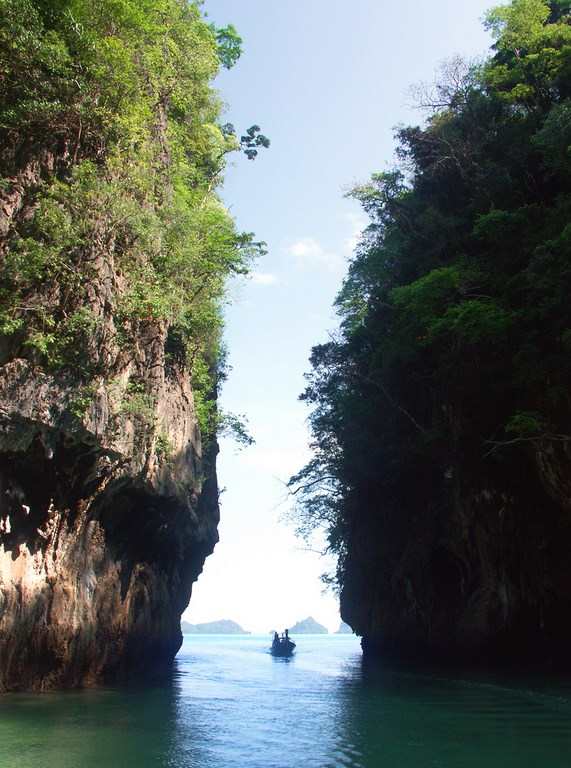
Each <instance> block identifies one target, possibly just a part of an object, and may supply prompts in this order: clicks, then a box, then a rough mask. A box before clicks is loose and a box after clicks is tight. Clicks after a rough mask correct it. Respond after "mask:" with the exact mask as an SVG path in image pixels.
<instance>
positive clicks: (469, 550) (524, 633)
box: [341, 442, 571, 667]
mask: <svg viewBox="0 0 571 768" xmlns="http://www.w3.org/2000/svg"><path fill="white" fill-rule="evenodd" d="M524 451H525V452H524ZM432 470H433V471H427V472H424V474H422V473H420V472H419V473H418V476H417V478H418V482H417V485H416V486H413V485H412V484H409V486H408V488H409V495H408V496H405V494H404V491H403V493H402V495H401V497H400V502H401V505H402V506H401V507H400V509H401V519H400V526H401V527H400V528H399V529H398V530H395V529H394V528H393V530H391V533H390V536H387V535H386V531H385V530H384V525H386V523H385V522H384V520H383V516H382V515H380V514H378V513H376V514H373V513H372V512H371V510H370V509H368V510H366V514H365V512H364V513H363V514H362V515H361V517H360V520H359V521H358V523H357V522H355V523H354V525H353V530H352V537H351V547H350V553H349V557H348V558H347V561H346V563H345V569H346V570H345V580H344V588H343V591H342V595H341V607H342V616H343V618H344V620H345V621H347V622H348V623H349V624H350V625H351V626H352V627H353V628H354V629H355V631H356V632H357V633H358V634H360V635H362V637H363V643H362V644H363V648H364V650H365V652H366V653H368V654H372V655H377V654H378V655H381V656H383V657H392V658H398V659H403V660H407V661H408V660H416V661H420V662H425V661H427V660H435V661H438V662H458V663H463V664H465V663H469V664H472V663H475V664H498V663H500V664H502V665H506V664H510V663H514V664H529V663H531V664H534V665H540V666H542V665H544V664H546V663H550V662H553V663H557V665H558V666H559V667H560V666H561V665H564V664H568V663H569V654H568V648H569V643H570V642H571V565H570V561H569V546H570V542H571V516H570V510H571V494H570V492H569V480H568V478H569V477H570V473H571V452H570V451H569V448H568V446H567V444H566V443H553V442H546V443H545V444H542V445H534V446H533V447H529V448H528V447H526V446H524V449H523V450H522V451H517V452H515V453H513V454H507V455H505V456H504V457H500V456H494V455H491V456H488V457H487V459H486V460H485V462H483V463H482V462H481V461H479V462H473V463H470V461H469V457H467V456H463V457H461V459H460V457H459V460H458V462H457V463H456V464H455V465H454V466H451V467H450V468H449V469H448V470H447V471H445V472H443V471H442V469H441V468H439V467H437V465H436V462H435V466H434V467H433V468H432ZM434 499H437V500H438V503H431V502H430V500H434Z"/></svg>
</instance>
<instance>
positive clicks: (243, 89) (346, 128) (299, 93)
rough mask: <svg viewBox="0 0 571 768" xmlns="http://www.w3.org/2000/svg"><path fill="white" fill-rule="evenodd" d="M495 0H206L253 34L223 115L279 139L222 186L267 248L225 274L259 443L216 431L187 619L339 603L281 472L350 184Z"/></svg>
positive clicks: (278, 615)
mask: <svg viewBox="0 0 571 768" xmlns="http://www.w3.org/2000/svg"><path fill="white" fill-rule="evenodd" d="M490 5H493V0H399V2H398V3H397V2H395V0H392V2H389V0H352V2H350V3H349V2H346V0H343V1H342V0H241V1H240V2H239V3H238V2H236V0H206V2H205V4H204V11H205V12H206V13H207V14H208V17H209V19H210V20H211V21H213V22H214V23H215V24H216V25H217V26H225V25H226V24H228V23H231V24H234V25H235V26H236V27H237V29H238V31H239V33H240V35H241V36H242V38H243V40H244V52H243V55H242V57H241V59H240V61H239V62H238V64H237V66H236V67H234V68H233V69H232V70H230V71H228V72H226V71H224V72H223V73H222V74H221V75H220V76H219V78H218V79H217V81H216V84H215V85H216V87H217V89H218V91H219V93H220V95H221V98H222V99H223V101H224V103H225V104H226V114H225V117H224V122H231V123H233V124H234V125H235V127H236V130H237V131H238V133H239V134H240V133H241V132H243V131H244V130H245V129H246V128H248V127H249V126H250V125H252V124H258V125H260V126H261V128H262V132H263V133H264V134H266V135H267V136H268V137H269V138H270V140H271V147H270V149H269V150H267V151H263V152H262V153H261V154H260V156H259V157H258V158H257V159H256V160H255V161H253V162H250V161H248V160H246V158H245V157H243V156H241V157H238V158H237V160H236V161H235V162H234V163H233V165H232V167H230V168H229V169H228V171H227V174H226V182H225V185H224V189H223V192H222V197H223V199H224V201H225V203H226V204H227V205H228V207H229V209H230V210H231V212H232V215H233V216H234V217H235V219H236V222H237V225H238V228H239V229H240V230H242V231H247V232H254V233H255V234H256V238H257V239H260V240H264V241H265V242H266V243H267V246H268V254H267V255H266V256H264V257H263V258H261V259H260V260H259V261H258V262H257V263H256V264H255V265H254V267H253V272H252V274H251V276H250V277H249V278H247V279H242V280H241V281H240V282H236V283H233V284H232V285H231V286H230V298H231V304H230V305H229V306H228V307H227V309H226V333H225V342H226V345H227V347H228V350H229V363H230V366H231V371H230V376H229V379H228V381H227V383H226V384H225V385H224V389H223V392H222V395H221V406H222V408H223V409H224V410H226V411H230V412H233V413H236V414H245V415H246V416H247V418H248V422H249V427H250V431H251V433H252V435H253V437H254V438H255V440H256V444H255V445H254V446H253V447H250V448H247V449H245V450H242V451H239V450H237V448H236V446H235V445H234V444H232V443H231V442H230V441H228V440H226V439H224V440H222V441H221V453H220V456H219V462H218V476H219V482H220V485H221V487H222V488H224V489H225V490H224V492H223V494H222V496H221V515H222V519H221V523H220V528H219V533H220V543H219V544H218V545H217V546H216V549H215V551H214V554H213V555H211V556H210V557H209V558H208V559H207V561H206V564H205V567H204V571H203V573H202V574H201V576H200V577H199V579H198V582H197V583H196V584H195V586H194V589H193V596H192V599H191V602H190V606H189V608H188V609H187V611H186V612H185V615H184V618H185V619H186V620H188V621H192V622H194V623H200V622H205V621H214V620H218V619H222V618H224V619H233V620H234V621H237V622H239V623H240V624H241V625H242V626H243V627H244V628H245V629H247V630H250V631H253V632H260V633H262V632H269V631H270V630H272V629H274V628H276V629H282V628H284V627H287V626H291V625H292V624H293V623H295V622H296V621H298V620H300V619H303V618H305V617H307V616H309V615H311V616H313V617H314V618H315V619H316V620H317V621H320V622H321V623H322V624H324V625H325V626H327V627H328V628H329V630H330V631H331V630H335V629H337V628H338V626H339V621H340V617H339V610H338V600H337V598H336V596H335V595H334V594H332V593H331V592H324V587H323V584H322V582H321V580H320V575H321V574H322V573H324V572H327V571H330V570H331V569H332V566H333V563H332V561H331V560H330V559H328V558H324V557H321V556H320V555H319V553H318V552H316V551H313V549H309V548H308V547H307V545H305V544H304V543H303V542H301V541H300V540H299V539H296V537H295V535H294V531H293V526H292V524H291V523H288V522H287V520H286V519H285V518H286V517H287V511H288V510H289V509H290V508H291V503H290V502H289V500H288V498H287V493H286V489H285V483H286V482H287V480H288V478H289V477H290V475H291V474H292V473H294V472H295V471H296V470H298V469H300V468H301V467H302V466H303V464H304V463H305V462H306V461H307V459H308V458H309V456H310V453H309V448H308V439H309V437H308V431H307V424H306V419H307V416H308V411H307V408H306V406H305V405H304V404H303V403H300V402H299V401H298V396H299V394H300V393H301V392H302V391H303V389H304V373H305V372H307V371H308V370H309V363H308V358H309V354H310V351H311V348H312V346H314V345H315V344H318V343H321V342H323V341H326V340H327V338H328V333H329V332H330V331H332V330H334V328H335V325H336V318H335V313H334V311H333V309H332V305H333V301H334V298H335V295H336V293H337V291H338V290H339V288H340V286H341V281H342V279H343V275H344V273H345V270H346V266H347V260H348V258H349V257H350V254H351V252H352V249H353V248H354V246H355V243H356V241H357V239H358V236H359V232H360V230H361V229H362V228H363V227H364V226H365V225H366V218H365V217H364V215H363V214H362V213H361V211H360V210H359V207H358V206H357V204H356V203H355V202H354V201H352V200H349V199H347V198H346V197H345V193H346V192H347V191H348V190H349V189H350V188H351V187H352V186H354V185H355V184H356V183H358V182H362V181H366V180H367V179H368V177H369V176H370V175H371V173H373V172H376V171H382V170H386V169H388V168H390V167H391V166H392V165H393V158H394V147H395V144H394V139H393V132H394V127H395V126H397V125H399V124H411V123H412V124H418V123H420V122H422V119H423V115H422V113H419V111H418V110H416V109H415V108H414V107H413V98H412V96H411V94H410V88H411V86H412V85H414V84H418V83H420V82H427V81H428V82H429V81H431V80H432V79H433V78H434V75H435V72H436V71H437V69H438V67H439V65H440V64H441V63H442V62H443V61H444V60H446V59H449V58H451V57H452V56H454V55H456V54H461V55H463V56H466V57H468V58H473V57H480V56H482V55H483V54H485V53H486V50H487V49H488V46H489V44H490V40H489V36H488V34H487V33H486V32H485V30H484V29H483V26H482V18H483V15H484V13H485V11H486V10H487V9H488V8H489V7H490Z"/></svg>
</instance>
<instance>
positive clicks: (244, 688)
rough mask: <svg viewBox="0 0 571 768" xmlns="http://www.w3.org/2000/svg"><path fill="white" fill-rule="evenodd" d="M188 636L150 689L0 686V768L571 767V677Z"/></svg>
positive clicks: (312, 641) (340, 640) (328, 646)
mask: <svg viewBox="0 0 571 768" xmlns="http://www.w3.org/2000/svg"><path fill="white" fill-rule="evenodd" d="M268 643H269V640H268V638H265V637H264V638H259V637H247V638H244V637H226V638H222V637H196V638H192V639H191V638H187V639H186V641H185V645H184V646H183V649H182V650H181V653H180V654H179V657H178V661H177V667H176V670H175V672H174V674H173V677H172V680H171V681H170V682H169V683H168V684H166V685H164V686H163V687H156V688H152V689H136V688H135V689H131V690H126V691H125V690H123V691H116V690H104V691H96V692H93V691H90V692H86V693H66V694H54V695H44V696H24V695H18V696H7V697H3V698H0V767H1V768H52V767H53V768H94V767H95V766H98V768H99V767H101V768H103V767H105V768H135V767H136V768H151V766H152V767H153V768H238V767H239V768H290V766H291V768H294V767H295V768H300V767H301V768H311V767H315V768H326V767H327V768H329V767H331V768H332V767H333V766H347V767H348V768H389V767H390V768H435V767H436V766H438V767H440V768H476V766H477V767H478V768H484V767H485V768H512V767H513V768H516V767H517V768H570V766H571V683H563V682H559V683H557V682H554V681H545V680H537V679H535V680H523V679H512V680H498V679H492V678H487V679H482V678H480V679H475V678H470V677H469V676H465V677H464V678H463V679H458V678H456V679H454V678H452V677H448V676H446V675H434V674H432V675H429V674H423V675H419V674H413V673H403V672H399V671H395V670H391V669H390V668H389V667H387V666H384V665H374V666H369V665H364V664H363V662H362V658H361V653H360V648H359V645H358V641H357V640H356V638H353V637H343V636H339V637H333V636H332V637H299V638H298V652H297V654H296V657H295V658H294V659H293V660H291V661H288V660H283V659H273V658H272V657H271V656H269V655H268V653H267V646H268Z"/></svg>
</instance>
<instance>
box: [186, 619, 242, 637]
mask: <svg viewBox="0 0 571 768" xmlns="http://www.w3.org/2000/svg"><path fill="white" fill-rule="evenodd" d="M180 628H181V629H182V633H183V635H249V634H251V633H250V632H247V631H246V630H245V629H242V627H241V626H240V625H239V624H237V623H236V622H235V621H230V619H221V620H220V621H207V622H206V623H204V624H189V622H188V621H183V622H181V625H180Z"/></svg>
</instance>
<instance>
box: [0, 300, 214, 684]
mask: <svg viewBox="0 0 571 768" xmlns="http://www.w3.org/2000/svg"><path fill="white" fill-rule="evenodd" d="M94 306H95V304H94ZM101 312H102V314H103V323H102V327H107V328H109V327H110V326H111V325H112V322H113V321H112V318H111V316H109V317H105V312H106V309H105V304H104V303H102V304H101ZM139 332H140V333H139V337H138V338H139V341H140V344H139V347H138V349H137V353H136V354H135V355H129V356H125V358H124V359H123V358H122V357H121V352H120V350H119V349H118V347H114V346H113V343H112V342H111V341H110V342H109V343H108V344H107V346H104V345H101V344H97V345H95V346H94V350H104V352H103V353H100V352H99V351H97V352H95V351H94V354H106V355H111V356H112V357H113V363H112V366H111V365H110V364H109V360H107V363H108V365H109V368H111V367H112V368H113V376H112V377H110V376H108V377H105V376H101V377H100V378H99V380H98V382H97V384H96V386H95V387H94V388H93V391H92V392H91V393H90V397H89V398H88V399H87V401H86V402H87V403H88V405H87V408H86V410H85V412H82V410H81V408H80V406H81V405H82V404H81V403H78V397H79V395H80V394H81V392H80V391H78V387H77V384H76V382H75V381H74V380H73V379H72V378H71V377H70V378H69V379H66V378H65V377H59V378H58V377H54V376H51V375H48V374H46V373H44V372H42V371H41V370H40V369H39V368H35V367H34V365H33V364H32V363H31V362H30V361H28V360H24V359H12V360H8V361H7V362H5V364H4V365H3V366H2V367H1V368H0V489H1V490H0V691H10V690H21V689H29V690H48V689H51V688H55V687H76V686H85V685H93V684H97V683H100V682H103V681H108V680H113V681H115V680H118V679H122V678H125V677H127V676H130V675H134V674H138V673H140V672H150V671H157V670H159V669H161V668H163V667H165V666H167V665H168V664H170V662H171V661H172V659H173V658H174V655H175V654H176V652H177V650H178V649H179V647H180V644H181V642H182V635H181V631H180V616H181V614H182V612H183V610H184V609H185V608H186V606H187V604H188V601H189V598H190V594H191V587H192V583H193V581H194V580H195V579H196V578H197V576H198V574H199V573H200V571H201V569H202V565H203V562H204V559H205V557H206V556H207V555H208V554H209V553H210V552H211V551H212V550H213V547H214V545H215V543H216V541H217V524H218V520H219V511H218V490H217V484H216V473H215V452H216V447H215V446H213V447H212V448H211V449H210V450H209V455H207V456H204V455H203V450H202V446H201V440H200V434H199V430H198V427H197V419H196V414H195V410H194V404H193V396H192V391H191V388H190V385H189V383H188V378H187V377H186V376H185V375H182V374H181V373H180V372H178V371H177V370H176V368H172V367H169V365H168V364H167V361H166V360H165V346H166V343H167V339H166V335H167V332H166V329H165V328H164V327H162V326H160V325H157V324H155V325H152V324H150V323H149V324H147V325H146V326H143V325H142V326H141V328H140V329H139ZM133 381H137V387H138V388H137V390H136V392H137V393H139V392H143V393H144V396H145V399H144V400H143V401H142V402H143V405H141V403H140V402H136V403H134V397H133V387H132V385H131V382H133ZM139 400H140V398H139ZM135 405H136V406H137V407H135ZM145 409H146V410H145Z"/></svg>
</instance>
